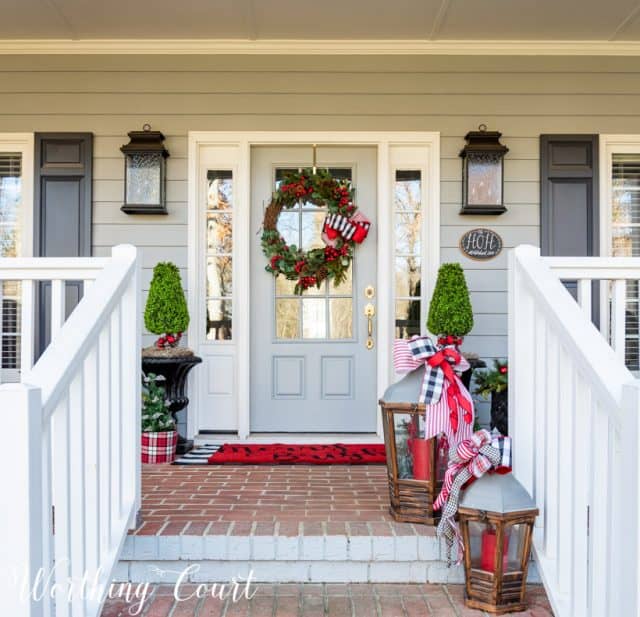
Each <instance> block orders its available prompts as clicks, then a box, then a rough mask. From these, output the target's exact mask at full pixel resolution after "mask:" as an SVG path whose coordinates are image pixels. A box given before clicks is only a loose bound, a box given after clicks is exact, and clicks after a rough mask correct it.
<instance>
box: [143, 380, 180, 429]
mask: <svg viewBox="0 0 640 617" xmlns="http://www.w3.org/2000/svg"><path fill="white" fill-rule="evenodd" d="M160 381H165V378H164V377H163V376H162V375H155V374H154V373H148V374H147V375H145V376H144V378H143V382H144V387H143V391H142V432H143V433H162V432H165V431H173V430H175V428H176V424H175V421H174V419H173V416H172V415H171V412H170V411H169V402H168V401H167V393H166V390H165V389H164V387H162V386H161V385H159V384H158V382H160Z"/></svg>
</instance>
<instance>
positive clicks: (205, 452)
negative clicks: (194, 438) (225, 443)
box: [173, 443, 222, 465]
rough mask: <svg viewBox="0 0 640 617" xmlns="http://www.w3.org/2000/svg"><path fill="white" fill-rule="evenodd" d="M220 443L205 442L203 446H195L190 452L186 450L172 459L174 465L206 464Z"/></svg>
mask: <svg viewBox="0 0 640 617" xmlns="http://www.w3.org/2000/svg"><path fill="white" fill-rule="evenodd" d="M221 446H222V444H221V443H206V444H204V445H203V446H196V447H195V448H194V449H193V450H191V452H187V453H186V454H183V455H181V456H179V457H178V458H176V460H175V461H173V464H174V465H207V464H208V463H209V457H210V456H211V455H212V454H213V453H214V452H217V451H218V450H219V449H220V447H221Z"/></svg>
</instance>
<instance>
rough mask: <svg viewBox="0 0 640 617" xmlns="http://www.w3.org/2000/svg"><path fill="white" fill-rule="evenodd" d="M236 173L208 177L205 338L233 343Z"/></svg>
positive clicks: (220, 172) (218, 172) (216, 172)
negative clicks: (234, 189)
mask: <svg viewBox="0 0 640 617" xmlns="http://www.w3.org/2000/svg"><path fill="white" fill-rule="evenodd" d="M233 215H234V213H233V172H231V171H230V170H210V171H209V172H208V173H207V212H206V217H207V220H206V230H207V231H206V236H207V237H206V250H207V258H206V265H205V268H206V294H207V295H206V303H207V310H206V336H207V339H208V340H210V341H216V340H230V339H231V338H232V332H233V310H232V307H233V257H232V253H233Z"/></svg>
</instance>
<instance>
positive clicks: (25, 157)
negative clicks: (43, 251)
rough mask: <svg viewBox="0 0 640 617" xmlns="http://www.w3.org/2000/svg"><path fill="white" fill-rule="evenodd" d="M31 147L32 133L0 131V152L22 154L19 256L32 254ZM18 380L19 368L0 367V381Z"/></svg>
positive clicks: (32, 144) (0, 322) (0, 307)
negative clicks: (20, 248) (20, 249)
mask: <svg viewBox="0 0 640 617" xmlns="http://www.w3.org/2000/svg"><path fill="white" fill-rule="evenodd" d="M33 148H34V137H33V133H0V152H19V153H20V154H21V156H22V161H21V178H22V204H21V210H20V217H19V225H20V228H21V229H20V232H21V247H22V251H21V253H20V255H19V257H32V256H33ZM1 278H2V277H1V275H0V279H1ZM1 328H2V288H0V330H1ZM19 380H20V369H3V368H1V367H0V383H5V382H15V381H19Z"/></svg>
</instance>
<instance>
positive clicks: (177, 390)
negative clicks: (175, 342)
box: [142, 356, 202, 454]
mask: <svg viewBox="0 0 640 617" xmlns="http://www.w3.org/2000/svg"><path fill="white" fill-rule="evenodd" d="M201 362H202V358H200V357H198V356H176V357H173V358H171V357H168V358H164V357H145V356H143V357H142V371H143V372H144V373H145V374H147V373H154V374H156V375H162V376H163V377H164V378H165V379H166V382H165V384H164V387H165V389H166V392H167V401H168V402H169V411H170V412H171V414H172V415H173V419H174V420H176V414H177V413H178V412H179V411H182V410H183V409H184V408H185V407H186V406H187V405H188V404H189V398H188V397H187V396H186V394H185V391H186V386H187V375H188V374H189V371H191V369H192V368H193V367H194V366H195V365H196V364H200V363H201ZM177 426H178V422H177V420H176V430H177ZM192 448H193V440H191V439H186V438H185V437H184V436H183V435H180V434H179V433H178V446H177V448H176V453H177V454H184V453H185V452H189V450H191V449H192Z"/></svg>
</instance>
